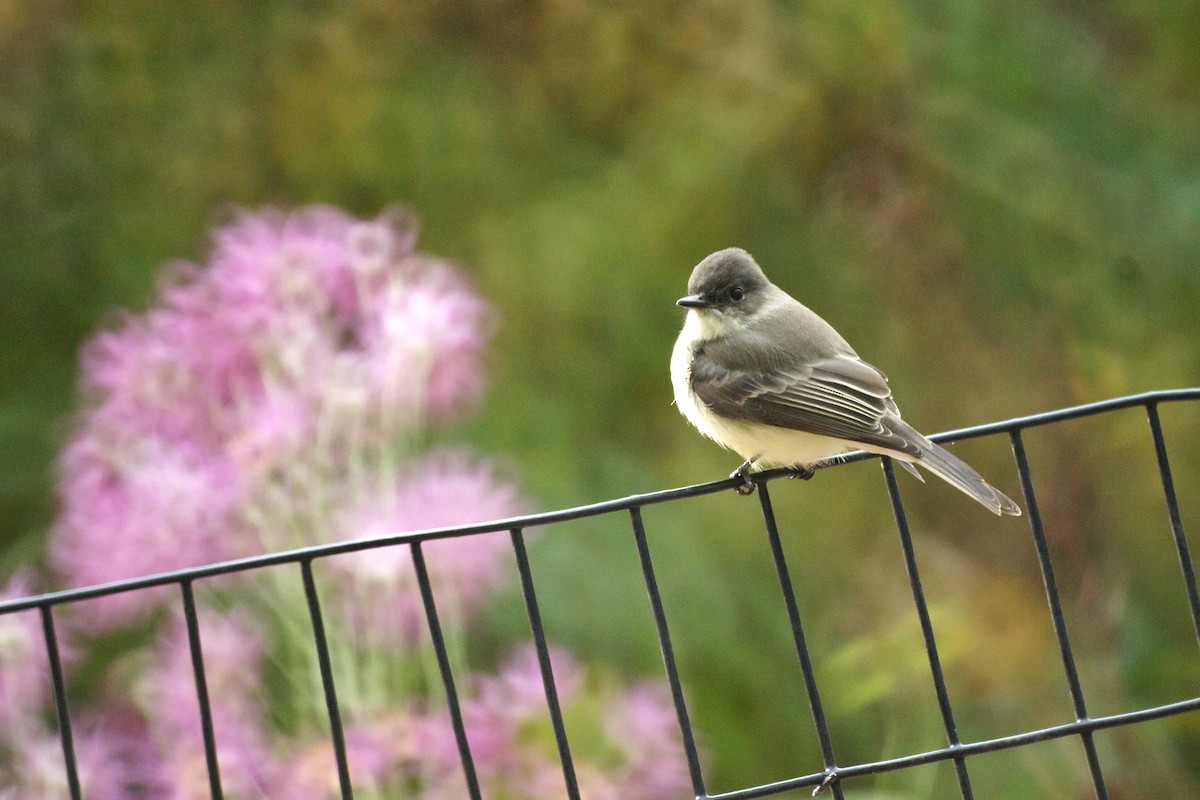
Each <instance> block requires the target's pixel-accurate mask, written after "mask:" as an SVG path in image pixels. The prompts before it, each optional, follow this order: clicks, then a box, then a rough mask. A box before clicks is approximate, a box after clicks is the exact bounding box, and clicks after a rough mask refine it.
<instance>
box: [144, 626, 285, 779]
mask: <svg viewBox="0 0 1200 800" xmlns="http://www.w3.org/2000/svg"><path fill="white" fill-rule="evenodd" d="M172 622H173V625H172V627H171V628H170V629H169V630H168V631H167V632H166V634H165V635H164V636H163V637H162V638H161V640H160V642H159V646H160V652H159V661H158V663H157V664H156V665H154V666H153V667H152V668H151V669H150V670H149V671H148V672H147V673H146V674H145V675H144V676H143V678H142V684H141V686H140V687H139V691H138V693H139V695H140V696H141V698H142V700H143V704H144V707H145V716H146V719H147V720H148V723H149V726H150V731H149V733H150V738H151V740H152V741H153V742H154V745H155V747H156V748H157V751H158V753H159V754H160V758H161V760H162V762H163V764H164V769H163V775H164V776H165V780H166V782H167V784H168V789H167V791H166V793H165V795H164V796H166V797H170V798H178V800H185V798H186V799H187V800H191V798H201V797H205V796H207V792H208V771H207V765H206V762H205V755H204V742H203V739H202V737H201V726H200V711H199V701H198V699H197V694H196V684H195V680H194V676H193V668H192V661H191V648H190V646H189V644H188V639H187V635H186V629H185V627H184V625H183V620H182V619H181V618H176V619H174V620H173V621H172ZM199 627H200V638H201V650H202V653H203V657H204V666H205V678H206V685H207V688H208V697H209V706H210V710H211V715H212V726H213V735H214V738H215V741H216V749H217V760H218V763H219V765H220V770H221V780H222V783H223V784H224V785H225V787H226V790H227V792H228V793H229V795H230V796H234V797H258V796H270V794H271V791H270V787H272V786H276V785H282V782H283V781H284V778H285V775H286V771H285V770H284V765H283V762H282V761H281V759H280V758H279V757H278V756H277V754H276V753H275V751H274V749H273V747H272V744H271V737H270V734H269V733H268V730H267V728H266V718H267V708H266V705H265V704H266V701H265V698H264V696H263V672H262V666H263V658H264V654H263V645H262V642H261V639H260V638H259V637H258V635H257V634H255V633H254V631H253V629H252V628H250V627H249V625H248V624H247V623H246V622H245V621H244V619H243V618H242V617H241V616H240V615H237V614H235V613H227V614H224V615H220V614H217V613H216V612H215V611H202V613H201V615H200V618H199Z"/></svg>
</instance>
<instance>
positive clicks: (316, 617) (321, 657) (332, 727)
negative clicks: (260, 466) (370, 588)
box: [300, 558, 354, 800]
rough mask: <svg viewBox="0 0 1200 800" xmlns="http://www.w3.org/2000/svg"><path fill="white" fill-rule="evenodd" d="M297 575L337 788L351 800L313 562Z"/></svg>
mask: <svg viewBox="0 0 1200 800" xmlns="http://www.w3.org/2000/svg"><path fill="white" fill-rule="evenodd" d="M300 573H301V577H302V578H303V579H304V598H305V601H306V602H307V603H308V616H309V619H310V620H311V621H312V629H313V645H314V647H315V648H316V651H317V666H318V668H319V669H320V671H321V688H322V691H324V693H325V710H326V712H327V713H328V715H329V739H330V743H331V744H332V745H333V758H334V761H335V762H336V764H337V775H338V787H339V788H340V789H341V793H342V800H353V797H354V788H353V786H352V785H351V783H350V765H349V763H347V761H346V735H345V732H344V730H343V729H342V711H341V707H340V706H339V705H338V699H337V687H336V685H335V684H334V681H333V665H332V664H331V663H330V660H329V642H328V640H327V639H326V636H325V622H324V620H323V619H322V617H321V598H320V597H319V596H318V595H317V584H316V581H314V580H313V571H312V559H310V558H306V559H304V560H303V561H301V562H300Z"/></svg>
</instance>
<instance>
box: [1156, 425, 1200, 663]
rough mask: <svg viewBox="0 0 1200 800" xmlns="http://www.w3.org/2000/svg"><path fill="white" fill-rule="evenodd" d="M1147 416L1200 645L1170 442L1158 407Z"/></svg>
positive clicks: (1198, 596)
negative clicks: (1165, 436) (1169, 457)
mask: <svg viewBox="0 0 1200 800" xmlns="http://www.w3.org/2000/svg"><path fill="white" fill-rule="evenodd" d="M1146 415H1147V417H1149V420H1150V434H1151V436H1152V437H1153V438H1154V455H1155V458H1156V459H1157V460H1158V475H1159V479H1160V481H1161V482H1162V487H1163V497H1164V498H1165V499H1166V503H1167V515H1168V517H1169V518H1170V520H1171V534H1172V536H1173V537H1174V539H1175V552H1176V553H1177V554H1178V555H1179V568H1180V569H1181V570H1182V571H1183V586H1184V591H1185V592H1187V599H1188V609H1189V610H1190V611H1191V613H1192V628H1193V629H1194V630H1195V631H1196V641H1197V643H1200V589H1198V588H1197V587H1196V569H1195V567H1194V566H1193V565H1192V554H1191V551H1190V550H1189V549H1188V540H1187V535H1186V534H1184V532H1183V517H1182V516H1180V514H1179V500H1178V499H1177V498H1176V497H1175V480H1174V478H1172V477H1171V462H1170V460H1168V458H1167V443H1166V440H1165V439H1164V438H1163V432H1162V422H1160V421H1159V419H1158V404H1157V403H1148V404H1147V405H1146Z"/></svg>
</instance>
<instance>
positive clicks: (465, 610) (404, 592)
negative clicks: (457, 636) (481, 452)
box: [330, 451, 521, 642]
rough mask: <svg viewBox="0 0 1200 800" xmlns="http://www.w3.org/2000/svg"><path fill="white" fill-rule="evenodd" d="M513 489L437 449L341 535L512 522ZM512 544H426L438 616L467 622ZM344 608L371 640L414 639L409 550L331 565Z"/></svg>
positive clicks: (467, 540) (419, 616) (502, 537)
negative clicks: (476, 523)
mask: <svg viewBox="0 0 1200 800" xmlns="http://www.w3.org/2000/svg"><path fill="white" fill-rule="evenodd" d="M520 508H521V505H520V501H519V499H518V497H517V493H516V490H515V489H513V487H512V486H510V485H508V484H505V483H501V482H499V481H498V480H497V479H496V477H495V475H494V474H493V471H492V469H491V468H490V467H489V466H487V465H485V464H478V463H473V462H472V461H470V460H469V459H468V457H467V456H465V455H464V454H462V453H457V452H444V451H443V452H435V453H433V454H432V455H430V456H427V457H426V458H425V459H424V460H422V461H420V462H417V463H416V464H414V465H413V466H412V467H411V468H410V469H409V471H408V473H407V474H406V475H405V476H404V477H403V478H401V479H400V481H399V482H398V483H397V484H396V485H395V486H394V487H392V488H391V489H390V491H386V492H383V493H379V494H370V495H368V496H366V497H364V498H363V499H362V500H361V501H359V503H358V504H356V505H355V506H353V507H351V508H350V509H348V510H347V511H346V512H345V514H344V515H343V519H344V521H343V522H342V524H341V526H340V529H341V532H342V538H345V539H358V538H371V537H377V536H386V535H390V534H396V533H401V532H404V531H413V530H424V529H428V528H440V527H446V526H452V525H465V524H468V523H472V522H481V521H484V520H491V519H498V518H504V517H510V516H513V515H515V514H517V513H519V511H520ZM511 550H512V545H511V543H510V541H509V538H508V536H507V535H506V534H504V533H496V534H484V535H479V536H469V537H464V538H457V539H439V540H436V541H431V542H428V543H427V544H425V545H423V551H424V553H425V561H426V566H427V567H428V570H429V575H430V583H431V585H432V587H433V592H434V597H435V601H436V602H437V605H438V612H439V617H441V618H443V619H444V620H449V621H455V620H458V621H462V620H464V619H466V618H468V617H469V616H470V615H471V614H473V613H475V612H476V611H478V609H479V608H480V607H482V605H483V603H484V602H485V601H486V600H487V599H488V597H489V596H490V595H491V593H492V592H493V591H494V590H495V587H496V585H497V584H498V582H499V581H501V580H502V579H503V578H504V568H505V566H506V565H508V564H509V563H510V559H511V555H510V553H511ZM330 564H331V566H332V567H333V568H334V570H335V571H336V573H337V575H338V579H337V583H338V591H339V592H340V594H341V599H342V603H341V606H342V608H343V609H344V612H345V613H346V615H347V616H348V618H349V619H350V620H351V621H352V622H353V624H354V627H355V629H356V631H357V632H358V633H359V635H360V636H363V637H366V638H367V639H368V640H383V641H394V640H395V639H397V638H399V639H401V640H403V641H409V642H411V641H415V640H416V638H417V637H418V636H419V635H420V632H421V630H422V626H423V625H424V607H423V605H422V603H421V598H420V595H419V594H418V591H417V586H416V574H415V572H414V570H413V563H412V553H411V550H410V548H409V547H407V546H401V547H385V548H377V549H373V550H368V551H363V552H360V553H353V554H347V555H344V556H340V557H337V558H334V559H331V560H330Z"/></svg>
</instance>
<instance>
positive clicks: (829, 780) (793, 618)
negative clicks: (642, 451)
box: [758, 483, 842, 800]
mask: <svg viewBox="0 0 1200 800" xmlns="http://www.w3.org/2000/svg"><path fill="white" fill-rule="evenodd" d="M758 502H759V505H760V506H761V507H762V516H763V524H764V525H765V526H766V529H767V539H768V540H769V541H770V544H771V557H772V558H773V559H774V561H775V572H776V574H777V575H778V576H779V588H780V590H781V591H782V592H783V602H784V605H785V606H786V607H787V615H788V622H789V623H790V624H791V627H792V642H793V643H794V644H795V646H796V657H797V658H798V659H799V661H800V674H801V677H802V678H803V680H804V691H805V692H806V693H807V695H808V707H809V709H810V710H811V711H812V718H813V725H815V726H816V729H817V745H818V746H819V747H820V749H821V761H822V762H823V765H824V767H825V781H824V782H823V783H822V784H821V786H819V787H817V792H819V791H820V790H821V789H823V788H824V787H826V786H828V787H830V788H832V789H833V797H834V798H835V800H842V789H841V786H840V785H839V784H838V782H837V761H836V760H835V759H834V756H833V742H832V741H831V740H830V736H829V726H828V724H827V723H826V721H825V709H824V707H823V706H822V705H821V695H820V693H819V692H818V691H817V676H816V673H815V671H814V670H813V665H812V658H811V657H810V656H809V654H808V643H807V642H806V641H805V638H804V626H803V625H802V624H801V622H800V608H799V606H798V605H797V604H796V592H795V589H794V588H793V586H792V576H791V573H790V571H789V570H788V565H787V559H786V558H785V557H784V554H783V543H782V542H781V541H780V540H779V526H778V525H777V524H776V523H775V511H774V509H773V508H772V507H771V496H770V494H769V493H768V492H767V484H766V483H760V484H758ZM817 792H814V795H815V794H816V793H817Z"/></svg>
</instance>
